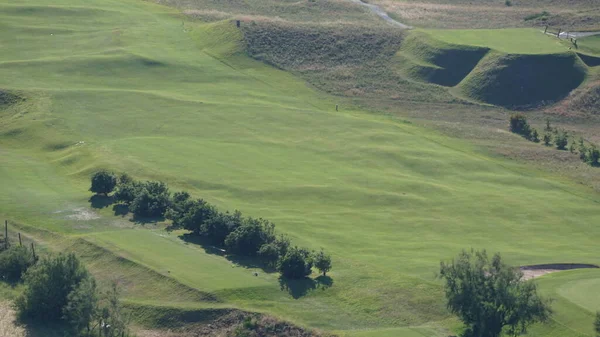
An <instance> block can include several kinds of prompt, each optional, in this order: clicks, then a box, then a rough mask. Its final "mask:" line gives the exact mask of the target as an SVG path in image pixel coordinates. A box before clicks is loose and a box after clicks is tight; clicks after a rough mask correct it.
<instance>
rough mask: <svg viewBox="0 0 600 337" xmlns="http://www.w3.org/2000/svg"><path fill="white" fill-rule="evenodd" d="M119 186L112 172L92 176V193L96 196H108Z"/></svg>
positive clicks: (97, 173)
mask: <svg viewBox="0 0 600 337" xmlns="http://www.w3.org/2000/svg"><path fill="white" fill-rule="evenodd" d="M115 186H117V177H115V175H114V174H113V173H112V172H108V171H98V172H96V173H94V175H93V176H92V187H90V191H92V192H94V193H96V194H104V195H108V194H109V193H111V192H112V191H113V190H114V189H115Z"/></svg>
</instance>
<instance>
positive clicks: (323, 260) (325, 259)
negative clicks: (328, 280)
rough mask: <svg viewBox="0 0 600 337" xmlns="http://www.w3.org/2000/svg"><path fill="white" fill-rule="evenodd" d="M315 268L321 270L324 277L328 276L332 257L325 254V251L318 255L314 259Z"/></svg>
mask: <svg viewBox="0 0 600 337" xmlns="http://www.w3.org/2000/svg"><path fill="white" fill-rule="evenodd" d="M313 262H314V264H315V267H317V269H319V271H320V272H321V273H323V276H327V272H328V271H330V270H331V256H329V255H327V254H325V252H324V251H323V249H321V251H319V252H318V253H316V254H315V255H314V257H313Z"/></svg>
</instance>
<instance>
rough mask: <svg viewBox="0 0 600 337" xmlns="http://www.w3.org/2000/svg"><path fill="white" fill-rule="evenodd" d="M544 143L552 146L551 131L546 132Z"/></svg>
mask: <svg viewBox="0 0 600 337" xmlns="http://www.w3.org/2000/svg"><path fill="white" fill-rule="evenodd" d="M543 139H544V145H546V146H550V144H551V143H552V134H551V133H549V132H546V133H544V138H543Z"/></svg>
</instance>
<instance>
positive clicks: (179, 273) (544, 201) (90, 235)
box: [0, 0, 600, 336]
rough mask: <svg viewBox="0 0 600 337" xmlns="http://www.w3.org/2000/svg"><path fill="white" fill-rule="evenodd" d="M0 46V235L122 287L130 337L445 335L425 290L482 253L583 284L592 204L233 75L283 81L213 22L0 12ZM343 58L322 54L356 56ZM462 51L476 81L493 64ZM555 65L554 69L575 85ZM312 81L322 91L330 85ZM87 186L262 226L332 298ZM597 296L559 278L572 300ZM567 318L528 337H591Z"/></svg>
mask: <svg viewBox="0 0 600 337" xmlns="http://www.w3.org/2000/svg"><path fill="white" fill-rule="evenodd" d="M0 25H1V27H2V29H1V30H0V46H2V49H3V51H4V50H5V51H6V52H3V53H2V54H0V88H1V89H0V154H1V160H2V162H1V165H0V186H2V193H1V194H0V216H2V218H7V219H10V220H11V221H12V226H13V227H14V228H15V230H20V231H22V232H24V233H26V234H27V235H28V236H29V237H31V238H33V239H36V240H37V241H38V242H40V244H42V245H45V246H46V247H48V249H53V250H66V251H75V252H77V253H78V254H80V255H81V256H82V257H83V259H84V260H85V261H86V262H87V263H88V264H89V267H90V269H91V270H92V271H93V272H94V273H95V274H96V275H97V276H98V278H99V279H100V280H101V282H104V283H105V282H108V281H109V280H111V279H113V278H115V277H117V278H120V279H122V280H123V284H124V286H125V292H124V297H125V299H126V301H127V303H128V305H129V306H130V307H131V308H135V311H136V312H137V313H138V314H139V315H138V316H137V317H136V319H137V324H139V325H141V326H144V327H149V328H154V329H156V328H169V327H171V326H170V325H169V324H167V323H169V322H171V321H170V319H172V317H171V318H169V317H166V318H165V316H161V313H163V314H164V313H172V314H173V317H188V319H189V321H190V322H192V323H194V322H198V321H202V319H203V318H205V317H206V315H208V313H211V314H215V313H217V315H218V314H219V313H229V312H231V311H232V310H245V311H252V312H261V313H266V314H269V315H273V316H276V317H277V318H281V319H284V320H288V321H291V322H293V323H296V324H298V325H300V326H304V327H310V328H318V329H322V330H326V331H329V332H336V333H338V334H340V335H348V336H385V335H388V336H398V335H400V336H423V335H424V336H446V335H448V334H449V333H453V332H456V331H459V330H460V325H459V324H458V322H457V321H456V320H455V319H454V318H452V317H451V315H450V314H449V313H448V311H447V309H446V308H445V305H444V302H443V293H442V289H441V286H440V285H441V283H440V281H439V280H437V279H436V278H435V273H436V271H437V270H438V267H439V261H440V260H442V259H449V258H451V257H452V256H454V255H455V254H456V253H457V252H458V251H460V250H461V249H464V248H469V247H473V248H486V249H488V250H489V251H499V252H502V254H503V255H504V257H505V258H506V259H507V261H508V262H510V263H511V264H513V265H515V266H516V265H524V264H535V263H550V262H563V261H567V262H570V261H576V262H580V263H595V264H597V263H598V257H597V254H596V251H595V247H596V246H597V242H598V239H599V238H600V230H599V229H598V228H597V227H595V226H594V225H593V224H595V223H598V221H599V220H600V215H599V213H598V212H597V208H598V203H599V202H600V198H599V197H598V195H597V194H594V193H593V192H592V191H590V190H589V189H587V188H585V187H582V186H579V185H577V184H575V183H573V182H570V181H566V180H562V179H558V178H556V177H555V176H552V175H548V174H546V173H542V172H540V171H537V170H535V169H532V168H531V167H527V166H524V165H521V164H519V163H515V162H511V161H509V160H506V159H503V158H498V157H495V156H491V155H489V154H488V153H486V152H484V151H482V150H481V149H480V148H478V147H476V146H473V145H471V144H469V143H467V142H464V141H460V140H457V139H453V138H449V137H447V136H444V135H441V134H439V133H437V132H435V131H433V130H429V129H426V128H423V127H422V126H420V125H417V124H415V123H412V122H411V121H406V120H403V119H400V118H395V117H393V116H386V115H376V114H369V113H366V112H364V111H360V110H359V109H358V108H355V107H351V106H350V107H349V106H346V105H345V104H342V106H341V109H340V111H336V109H335V105H336V104H338V103H339V102H340V100H342V99H341V98H340V97H337V96H334V95H329V94H327V93H324V92H322V91H319V90H317V88H319V87H318V86H317V88H315V87H313V86H309V85H307V84H306V82H305V80H304V79H303V78H302V77H298V76H296V75H297V73H294V74H292V73H288V72H285V71H283V70H281V69H277V68H275V67H273V66H271V65H268V64H266V63H264V62H261V61H258V60H256V59H254V58H252V57H250V56H254V57H255V58H257V55H259V54H261V53H259V51H260V52H262V55H263V57H264V59H263V60H264V61H268V60H270V59H272V58H273V55H275V56H280V58H279V60H282V61H281V62H282V63H281V66H280V65H279V64H277V63H275V62H271V64H274V65H276V66H279V67H280V68H284V69H285V68H286V67H287V66H288V64H289V63H288V62H287V61H288V60H289V59H286V58H285V57H283V56H281V55H280V54H277V53H275V52H274V51H272V50H270V49H269V48H268V47H269V46H270V45H269V44H265V45H263V48H261V49H260V50H250V49H248V48H249V46H248V38H247V36H246V37H245V36H244V34H246V33H247V32H245V31H244V29H237V27H236V26H235V24H234V22H232V21H230V20H221V21H219V20H215V21H211V22H204V21H200V20H197V19H190V18H189V17H187V16H185V15H183V14H181V12H180V11H179V9H177V8H171V7H166V6H162V5H158V4H152V3H149V2H145V1H138V0H89V1H87V2H85V3H81V2H77V1H74V0H59V1H45V0H23V1H21V2H19V3H15V2H13V1H7V0H0ZM376 31H377V32H380V30H376ZM385 32H387V31H384V33H385ZM388 33H389V32H388ZM292 36H297V35H292ZM355 36H360V34H355ZM385 36H387V39H382V40H376V42H377V41H379V42H380V43H381V45H382V46H383V48H381V49H380V50H381V53H380V55H383V56H385V58H386V60H388V58H389V59H390V60H392V61H393V59H394V58H395V57H396V52H397V50H394V48H387V47H388V46H392V47H394V46H397V44H395V43H396V42H398V44H399V45H400V46H399V48H400V53H403V52H404V50H405V49H402V48H403V46H402V41H401V40H402V38H404V36H401V37H398V36H396V35H394V34H391V33H389V34H388V35H385ZM280 38H282V39H286V40H287V41H291V40H293V38H290V37H289V36H287V37H286V36H280ZM261 41H263V40H261ZM344 41H345V42H347V44H346V45H344V44H341V45H340V46H339V50H345V51H348V50H350V51H352V50H354V49H352V48H345V47H347V46H351V45H352V44H351V41H352V39H348V40H344ZM390 41H391V42H390ZM455 45H456V44H454V43H453V42H450V41H446V42H440V43H439V44H436V45H435V46H442V48H446V47H448V46H455ZM253 46H256V45H255V44H253ZM408 50H409V51H410V53H411V54H410V55H405V57H406V58H407V59H410V60H414V59H415V58H416V57H422V58H423V59H422V60H419V61H418V62H419V63H420V64H421V65H422V67H423V68H424V69H433V70H432V71H433V72H435V73H439V74H441V75H433V76H429V75H427V74H424V72H419V71H415V72H413V73H412V74H413V76H415V77H417V76H420V78H417V79H416V80H415V79H414V78H411V79H410V81H409V80H406V81H407V82H410V85H416V86H417V88H429V84H427V86H425V84H423V86H421V87H418V85H421V84H414V83H417V82H415V81H417V80H421V81H431V82H434V83H436V81H435V80H434V79H436V78H440V77H436V76H441V78H444V80H443V81H444V82H443V83H438V84H444V83H445V84H446V85H453V84H456V83H458V79H460V78H461V77H463V76H464V77H465V80H463V81H466V80H469V79H472V78H473V77H475V74H474V73H471V75H467V74H466V73H467V71H466V70H465V69H459V70H460V71H457V72H454V71H455V70H452V71H451V72H448V71H446V69H450V68H451V65H446V64H443V63H440V62H442V61H441V60H440V59H439V58H437V57H435V55H434V54H432V53H429V52H427V53H420V52H419V48H417V47H414V48H409V49H408ZM465 50H467V52H466V53H467V54H468V55H471V52H472V53H473V54H474V56H473V60H472V61H473V62H472V65H473V66H474V69H478V67H480V68H481V67H482V63H481V62H486V59H488V60H489V58H490V57H495V56H494V55H491V54H490V53H489V52H486V53H485V56H483V55H484V51H483V49H482V48H478V47H471V48H468V49H465ZM269 52H270V53H269ZM265 55H266V56H265ZM357 55H363V53H358V54H357ZM461 55H462V54H461ZM573 55H574V54H568V56H556V57H557V58H559V59H560V60H563V58H565V59H568V61H569V62H571V63H569V65H571V66H573V67H575V68H577V67H582V69H585V68H583V67H585V66H581V65H580V64H579V62H580V61H577V60H579V59H575V58H576V56H573ZM411 57H412V58H411ZM479 57H482V61H479V62H478V60H477V59H478V58H479ZM357 60H358V61H357V62H356V63H357V64H358V63H360V64H362V61H363V60H362V59H360V58H358V57H357ZM330 61H331V58H327V59H326V60H323V66H324V68H323V69H325V68H328V67H329V66H331V67H332V68H335V71H336V74H342V73H341V72H340V71H342V70H343V67H344V64H342V63H335V64H333V65H332V64H330V63H327V62H330ZM386 62H387V61H386ZM386 64H387V63H386ZM476 64H477V65H476ZM295 66H296V65H295ZM353 69H355V68H349V70H348V72H352V70H353ZM361 69H364V68H361ZM577 69H579V68H577ZM298 71H299V70H298ZM401 71H402V69H401V70H399V72H401ZM582 71H583V70H582ZM585 71H587V70H585ZM415 74H416V75H415ZM299 75H301V76H305V75H306V74H304V73H300V74H299ZM402 75H404V73H402ZM315 76H316V75H315ZM348 76H350V75H348ZM577 76H579V75H577ZM438 82H440V81H438ZM328 83H330V82H327V83H325V84H324V85H323V87H327V86H328V85H329V84H328ZM352 83H353V84H352V85H355V84H354V82H352ZM403 83H404V82H403ZM366 86H367V85H365V87H366ZM432 86H433V85H432ZM434 87H435V88H436V89H435V90H439V91H436V93H438V95H439V97H444V98H445V97H446V96H445V95H446V92H445V89H443V88H442V87H441V86H438V85H435V86H434ZM459 87H460V85H459ZM413 88H414V87H413ZM336 90H337V89H336ZM410 90H415V89H410ZM331 92H336V91H335V90H331ZM374 93H376V91H374ZM423 95H431V93H428V92H424V93H423ZM448 95H449V94H448ZM515 137H516V136H515ZM101 168H107V169H111V170H114V171H117V172H128V173H130V174H132V175H133V176H135V177H136V178H139V179H160V180H164V181H166V182H168V183H169V186H170V187H171V189H172V190H181V189H185V190H189V191H191V192H192V193H193V194H194V195H195V196H198V197H202V198H205V199H206V200H208V201H209V202H211V203H213V204H215V205H217V206H218V207H219V208H220V209H223V210H225V209H239V210H242V211H243V212H244V213H245V214H248V215H251V216H256V217H265V218H267V219H270V220H272V221H274V222H275V223H276V224H277V227H278V229H279V230H280V231H282V232H284V233H286V234H289V235H290V236H291V237H292V239H293V242H294V244H298V245H302V246H308V247H310V248H311V249H319V248H320V247H324V248H326V249H327V251H329V252H331V253H332V255H333V259H334V269H333V271H332V273H331V278H332V280H333V283H332V284H325V285H324V284H317V283H313V282H297V283H292V284H280V282H279V281H278V278H277V275H276V274H273V273H267V272H264V271H262V270H260V269H257V268H254V267H252V266H244V263H242V262H239V261H235V260H233V259H232V258H229V259H228V258H227V257H225V256H223V255H222V254H219V253H218V252H215V251H212V250H210V249H205V247H202V246H200V245H196V244H193V243H190V242H185V241H184V240H182V239H181V238H180V235H181V234H182V233H181V232H167V231H165V224H164V223H162V222H160V221H159V222H158V223H152V222H151V223H140V222H135V221H133V220H132V219H129V218H128V217H126V216H122V215H121V214H119V212H118V209H112V208H111V207H108V206H107V205H102V204H95V203H93V202H90V201H93V200H90V197H91V194H90V192H88V188H89V176H90V175H91V174H92V173H93V172H94V171H96V170H98V169H101ZM566 237H568V238H569V239H568V240H565V238H566ZM254 273H258V275H257V276H255V274H254ZM597 274H598V273H597V272H595V271H578V272H577V275H581V276H582V278H585V279H589V280H590V281H589V282H587V283H586V284H585V285H586V288H585V289H586V291H594V290H595V289H597V286H598V285H599V283H598V282H597V280H598V275H597ZM552 280H554V281H556V283H553V284H549V285H548V286H547V287H546V288H544V289H546V290H545V291H548V292H549V293H552V292H553V291H561V289H563V288H561V287H563V286H564V287H566V288H568V289H567V290H568V291H570V293H569V294H571V293H577V292H578V290H577V287H576V286H571V285H572V284H571V283H569V282H573V279H571V278H570V277H565V279H563V278H561V277H558V276H557V277H556V278H553V279H552ZM563 281H564V282H563ZM541 284H542V286H543V287H545V286H544V284H545V283H541ZM556 289H558V290H556ZM590 289H591V290H590ZM567 290H565V291H567ZM0 294H2V293H1V292H0ZM561 294H563V293H561ZM565 296H567V297H568V298H570V299H564V300H563V299H561V300H560V301H557V304H556V305H555V306H554V309H555V311H556V313H557V315H556V318H555V321H553V322H551V323H550V324H548V325H543V326H536V327H535V329H534V330H533V331H532V332H531V334H530V335H531V336H549V335H556V336H559V335H565V332H567V331H569V332H570V331H571V329H575V330H577V331H578V333H580V334H581V335H582V336H585V335H591V328H592V325H591V316H590V315H591V314H590V313H591V312H593V311H594V310H595V309H600V308H597V307H594V305H595V303H597V302H589V301H586V300H585V299H582V298H581V294H578V295H574V296H571V295H565ZM565 298H566V297H565ZM573 303H576V304H577V305H574V304H573ZM581 303H583V305H581ZM176 320H178V318H176ZM165 322H166V323H165Z"/></svg>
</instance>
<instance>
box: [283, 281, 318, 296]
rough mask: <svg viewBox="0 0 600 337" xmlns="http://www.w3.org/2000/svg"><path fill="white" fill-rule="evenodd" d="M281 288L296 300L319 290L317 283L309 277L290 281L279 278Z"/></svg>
mask: <svg viewBox="0 0 600 337" xmlns="http://www.w3.org/2000/svg"><path fill="white" fill-rule="evenodd" d="M279 288H280V289H281V290H282V291H287V292H288V294H290V295H292V297H293V298H294V299H296V300H297V299H299V298H301V297H304V296H306V295H307V294H308V293H309V292H310V291H312V290H315V289H317V282H316V281H315V280H313V279H310V278H308V277H305V278H302V279H288V278H285V277H283V276H281V277H279Z"/></svg>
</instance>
